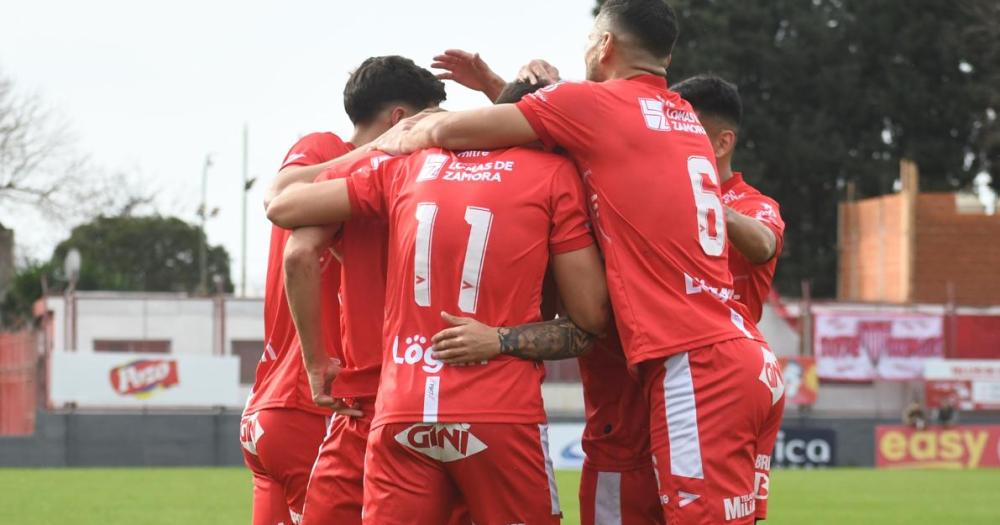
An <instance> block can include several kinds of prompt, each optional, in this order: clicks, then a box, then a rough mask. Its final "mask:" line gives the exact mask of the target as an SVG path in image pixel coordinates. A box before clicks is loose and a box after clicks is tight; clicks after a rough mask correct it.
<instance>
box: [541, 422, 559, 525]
mask: <svg viewBox="0 0 1000 525" xmlns="http://www.w3.org/2000/svg"><path fill="white" fill-rule="evenodd" d="M538 435H539V441H540V443H541V445H542V455H543V456H544V457H545V476H546V477H547V478H549V505H550V506H551V508H552V515H553V516H558V515H559V514H561V513H562V509H560V507H559V489H558V488H556V474H555V470H553V468H552V458H551V457H550V456H549V426H548V425H538Z"/></svg>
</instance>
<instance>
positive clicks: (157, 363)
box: [49, 352, 243, 408]
mask: <svg viewBox="0 0 1000 525" xmlns="http://www.w3.org/2000/svg"><path fill="white" fill-rule="evenodd" d="M49 370H50V375H49V402H50V403H51V404H52V406H53V407H61V406H64V405H67V404H73V405H76V406H78V407H81V408H144V407H204V408H211V407H218V406H227V407H241V406H243V403H242V400H241V399H240V395H239V359H238V358H237V357H235V356H221V357H220V356H191V355H183V354H181V355H176V354H129V353H119V352H113V353H112V352H108V353H75V352H72V353H71V352H53V353H52V355H51V356H50V361H49Z"/></svg>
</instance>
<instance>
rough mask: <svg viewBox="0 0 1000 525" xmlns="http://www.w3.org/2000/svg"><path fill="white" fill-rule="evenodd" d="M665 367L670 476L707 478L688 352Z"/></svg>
mask: <svg viewBox="0 0 1000 525" xmlns="http://www.w3.org/2000/svg"><path fill="white" fill-rule="evenodd" d="M664 366H665V367H666V369H667V372H666V375H664V377H663V401H664V405H666V412H667V414H666V416H667V435H668V439H669V440H670V473H671V474H673V475H674V476H683V477H686V478H695V479H704V477H705V474H704V472H703V470H702V467H701V442H700V441H699V437H698V412H697V410H696V409H695V402H694V381H693V380H692V379H691V365H690V364H689V362H688V354H687V352H684V353H681V354H676V355H673V356H670V357H669V358H668V359H667V360H666V362H665V363H664Z"/></svg>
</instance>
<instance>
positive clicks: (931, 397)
mask: <svg viewBox="0 0 1000 525" xmlns="http://www.w3.org/2000/svg"><path fill="white" fill-rule="evenodd" d="M924 388H925V397H924V399H925V402H926V403H927V406H929V407H931V408H937V407H940V406H941V405H942V404H944V403H945V402H951V403H952V405H953V406H955V407H956V408H958V409H959V410H1000V359H986V360H974V359H931V360H929V361H927V364H926V366H925V367H924Z"/></svg>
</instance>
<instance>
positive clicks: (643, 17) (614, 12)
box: [597, 0, 679, 58]
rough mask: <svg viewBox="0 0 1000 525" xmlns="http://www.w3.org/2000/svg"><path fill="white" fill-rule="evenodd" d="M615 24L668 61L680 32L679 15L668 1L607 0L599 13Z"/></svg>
mask: <svg viewBox="0 0 1000 525" xmlns="http://www.w3.org/2000/svg"><path fill="white" fill-rule="evenodd" d="M597 16H598V17H601V16H604V17H608V19H609V20H610V21H611V23H612V25H614V26H615V27H618V28H620V29H622V30H623V31H625V32H627V33H628V34H630V35H632V36H634V37H636V38H637V39H639V44H640V45H641V46H642V49H643V50H645V51H646V52H647V53H649V54H651V55H653V56H654V57H657V58H666V57H668V56H670V53H672V52H673V50H674V43H675V42H676V41H677V34H678V32H679V29H678V26H677V15H676V14H675V13H674V10H673V8H672V7H670V5H669V4H667V2H666V1H665V0H607V1H606V2H604V5H602V6H601V10H600V11H598V13H597Z"/></svg>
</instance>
